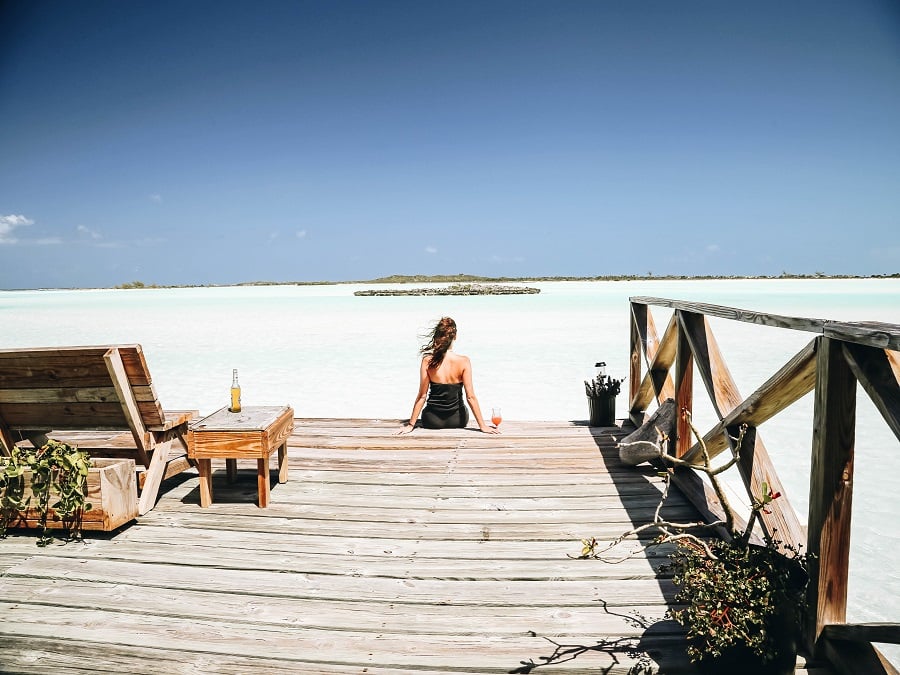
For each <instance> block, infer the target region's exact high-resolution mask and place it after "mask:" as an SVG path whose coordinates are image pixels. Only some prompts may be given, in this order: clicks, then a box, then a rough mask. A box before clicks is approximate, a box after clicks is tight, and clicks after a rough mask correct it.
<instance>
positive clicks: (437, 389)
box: [422, 382, 469, 429]
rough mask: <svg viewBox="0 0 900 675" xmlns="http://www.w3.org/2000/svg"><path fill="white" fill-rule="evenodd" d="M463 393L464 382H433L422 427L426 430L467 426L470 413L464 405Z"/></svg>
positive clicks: (424, 411)
mask: <svg viewBox="0 0 900 675" xmlns="http://www.w3.org/2000/svg"><path fill="white" fill-rule="evenodd" d="M462 391H463V385H462V382H457V383H456V384H443V383H440V382H431V383H430V386H429V388H428V403H427V404H426V405H425V409H424V410H423V411H422V426H423V427H425V428H426V429H461V428H462V427H464V426H466V425H467V424H468V423H469V411H468V409H467V408H466V404H465V403H463V396H462Z"/></svg>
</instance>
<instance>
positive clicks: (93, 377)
mask: <svg viewBox="0 0 900 675" xmlns="http://www.w3.org/2000/svg"><path fill="white" fill-rule="evenodd" d="M110 355H112V356H113V357H115V358H110ZM116 355H117V356H116ZM112 364H117V365H112ZM123 380H124V382H123ZM117 386H118V387H119V389H120V390H123V393H124V396H120V394H119V390H117ZM126 388H127V390H126ZM127 391H130V392H131V396H132V401H131V402H130V403H129V402H127V401H123V398H128V393H127ZM129 405H136V407H137V410H138V413H139V415H140V418H141V421H142V422H143V425H144V426H145V427H155V426H159V425H162V424H164V423H165V416H164V414H163V410H162V406H161V405H160V403H159V400H158V399H157V397H156V392H155V391H154V389H153V383H152V381H151V380H150V371H149V370H148V369H147V362H146V361H145V360H144V352H143V350H142V349H141V346H140V345H107V346H95V347H47V348H40V349H3V350H0V423H3V424H5V426H6V427H7V429H10V430H23V429H59V430H64V429H70V430H78V429H86V430H87V429H97V430H103V429H113V430H114V429H128V428H129V420H128V413H127V408H128V406H129Z"/></svg>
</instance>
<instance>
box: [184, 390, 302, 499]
mask: <svg viewBox="0 0 900 675" xmlns="http://www.w3.org/2000/svg"><path fill="white" fill-rule="evenodd" d="M293 430H294V409H293V408H291V407H290V406H244V407H243V409H242V410H241V412H239V413H233V412H229V411H228V408H222V409H221V410H217V411H216V412H214V413H213V414H212V415H208V416H207V417H204V418H202V419H199V420H197V421H195V422H192V423H191V425H190V428H189V429H188V434H187V442H188V457H190V458H191V459H196V460H197V466H198V468H199V470H200V506H202V507H207V506H209V505H210V504H212V466H211V463H210V460H213V459H224V460H225V466H226V468H227V472H228V478H229V480H233V479H234V477H235V475H236V474H237V460H239V459H256V467H257V469H256V482H257V485H258V491H259V506H260V508H266V507H267V506H268V505H269V456H270V455H271V454H272V452H274V451H275V450H278V482H279V483H287V480H288V463H287V440H288V437H289V436H290V435H291V432H292V431H293Z"/></svg>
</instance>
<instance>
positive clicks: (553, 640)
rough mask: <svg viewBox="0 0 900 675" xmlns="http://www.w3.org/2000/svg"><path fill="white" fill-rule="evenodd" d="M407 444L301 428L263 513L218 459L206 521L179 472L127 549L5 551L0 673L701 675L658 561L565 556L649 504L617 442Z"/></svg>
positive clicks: (644, 512)
mask: <svg viewBox="0 0 900 675" xmlns="http://www.w3.org/2000/svg"><path fill="white" fill-rule="evenodd" d="M398 428H399V425H398V423H396V422H373V421H371V420H327V419H320V420H305V419H298V420H296V423H295V429H294V433H293V435H292V437H291V439H290V443H289V464H290V481H289V482H288V483H286V484H283V485H279V484H277V483H274V485H273V488H272V492H271V503H270V506H269V508H267V509H260V508H258V507H257V506H256V505H255V500H256V470H255V462H248V463H246V465H245V464H239V467H238V468H239V474H238V481H237V482H236V483H235V484H233V485H228V484H227V483H226V480H225V468H224V461H223V462H222V463H221V466H218V465H216V464H213V471H214V476H213V481H214V485H215V494H214V500H215V501H214V503H213V505H212V506H211V507H209V508H206V509H201V508H200V507H199V488H198V478H197V476H196V475H195V474H193V475H192V474H191V473H185V474H181V476H179V477H176V478H173V479H170V480H169V481H167V482H166V483H164V484H163V486H162V489H161V497H160V501H159V503H158V505H157V506H156V508H155V509H154V510H153V511H151V512H150V513H148V514H146V515H145V516H141V517H140V518H139V519H138V521H137V522H136V523H134V524H132V525H131V526H126V527H125V528H123V529H122V530H120V531H118V532H114V533H110V534H107V535H104V534H100V535H98V534H89V535H87V536H86V539H85V541H84V542H72V543H68V544H64V545H63V544H54V545H52V546H50V547H48V548H46V549H39V548H37V547H36V546H35V540H36V537H35V535H34V534H28V533H25V534H22V533H13V534H11V536H9V537H8V538H7V539H5V540H2V541H0V573H2V576H0V672H5V673H6V672H22V673H79V672H97V671H117V672H121V673H176V672H182V673H184V672H199V673H241V674H243V673H292V674H296V673H373V674H383V673H426V672H427V673H435V672H480V673H516V672H518V673H527V672H537V673H545V672H546V673H552V672H566V673H571V672H591V673H598V672H602V673H651V672H652V673H683V672H692V670H691V669H690V667H689V665H688V664H687V662H686V660H685V658H684V656H683V655H682V637H681V633H680V631H679V629H678V626H677V625H675V624H674V623H673V622H671V621H667V620H665V618H664V615H665V612H666V609H667V607H668V603H669V602H670V601H671V598H672V595H673V588H672V584H671V582H670V580H668V579H665V578H663V579H658V578H657V575H656V574H655V571H656V569H657V568H658V566H659V564H660V563H662V562H663V561H664V558H663V557H662V556H661V554H657V556H656V557H651V558H647V557H640V558H635V559H632V560H629V561H627V562H623V563H621V564H616V565H611V564H605V563H603V562H600V561H596V560H574V559H570V558H569V557H568V555H577V554H578V553H579V550H580V543H579V540H580V539H582V538H585V537H590V536H596V537H598V538H599V539H610V538H612V537H614V536H616V535H618V534H620V533H621V532H623V531H625V530H627V529H629V528H630V527H631V526H632V525H634V524H635V523H641V522H645V521H646V520H648V519H649V518H650V517H651V516H652V512H653V509H654V507H655V506H656V504H657V502H658V497H659V479H658V478H656V476H655V473H654V472H653V471H652V470H650V469H649V468H648V469H641V468H638V469H633V468H628V467H625V466H623V465H621V464H620V463H619V461H618V457H617V455H616V452H615V451H614V449H613V443H612V440H611V437H610V435H609V434H611V433H612V434H620V433H621V431H620V430H618V429H606V430H600V429H590V428H588V427H587V426H583V425H579V424H574V423H566V422H528V423H525V422H508V423H504V425H503V435H501V436H488V435H484V434H480V433H478V432H476V431H472V430H459V431H441V432H435V431H425V430H417V431H416V432H415V433H414V434H412V435H410V436H396V435H394V432H395V431H396V430H397V429H398ZM73 436H74V435H73ZM125 440H126V441H127V440H128V439H125ZM119 442H121V441H120V440H119V439H110V438H103V437H101V436H100V435H98V434H94V435H93V436H90V437H88V436H82V437H81V444H82V445H83V446H96V445H101V446H102V445H103V444H104V443H106V444H111V445H115V444H117V443H119ZM273 466H274V460H273ZM273 474H274V472H273ZM273 480H274V478H273ZM670 502H671V506H670V509H669V514H668V515H669V516H672V517H676V518H679V519H684V518H692V517H695V514H694V511H693V508H692V507H691V506H689V505H688V504H687V502H686V501H684V500H683V499H682V498H681V497H680V496H678V495H675V496H673V497H672V498H671V499H670ZM800 672H807V671H800ZM808 672H810V673H813V672H814V671H813V670H810V671H808Z"/></svg>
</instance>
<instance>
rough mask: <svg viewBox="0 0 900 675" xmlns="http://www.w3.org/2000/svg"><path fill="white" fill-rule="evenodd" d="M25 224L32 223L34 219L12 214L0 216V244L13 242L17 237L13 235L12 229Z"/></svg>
mask: <svg viewBox="0 0 900 675" xmlns="http://www.w3.org/2000/svg"><path fill="white" fill-rule="evenodd" d="M26 225H34V221H33V220H32V219H31V218H26V217H25V216H17V215H14V214H10V215H8V216H0V244H15V243H16V242H17V241H18V239H16V237H14V236H13V234H12V232H13V230H15V229H16V228H17V227H24V226H26Z"/></svg>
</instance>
